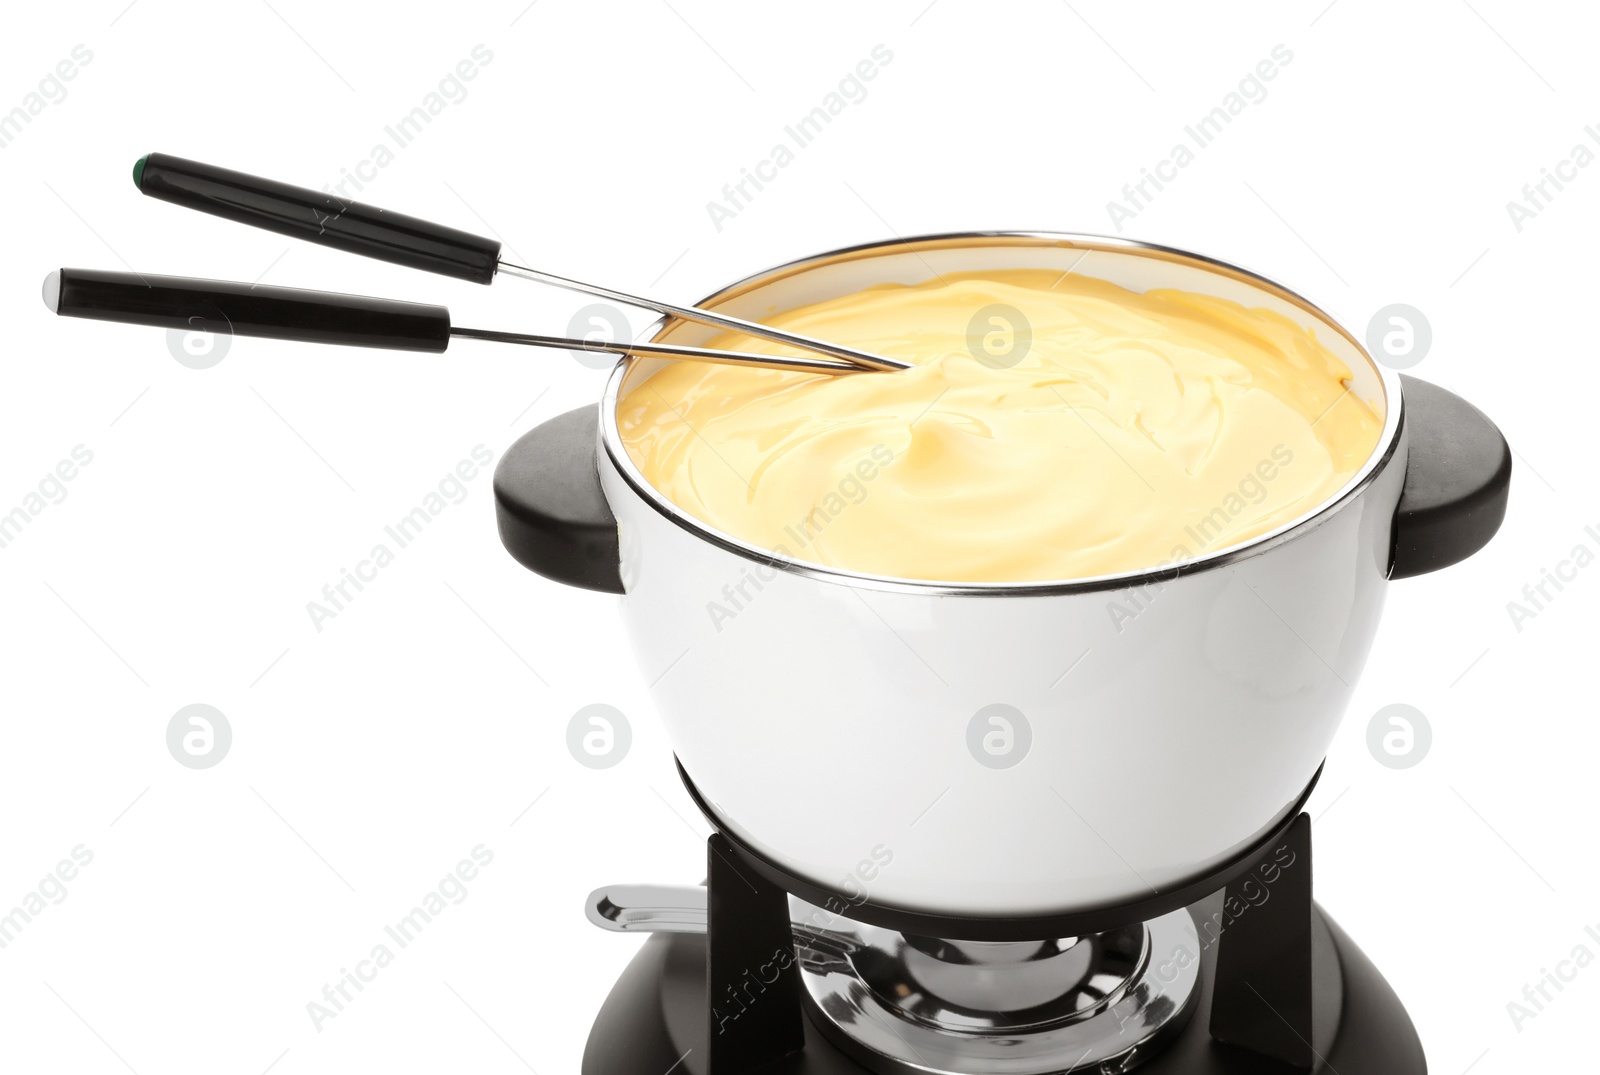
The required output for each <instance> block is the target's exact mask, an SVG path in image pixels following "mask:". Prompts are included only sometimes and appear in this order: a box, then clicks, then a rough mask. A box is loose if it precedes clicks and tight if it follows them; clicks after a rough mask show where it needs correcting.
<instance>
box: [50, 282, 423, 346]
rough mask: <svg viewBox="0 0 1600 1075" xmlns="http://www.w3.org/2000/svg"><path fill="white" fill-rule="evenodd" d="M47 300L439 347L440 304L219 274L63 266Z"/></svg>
mask: <svg viewBox="0 0 1600 1075" xmlns="http://www.w3.org/2000/svg"><path fill="white" fill-rule="evenodd" d="M44 301H45V305H46V306H48V307H50V308H51V309H52V310H54V311H55V312H56V313H58V314H60V315H62V316H63V317H87V318H90V319H92V320H96V321H121V322H124V323H126V324H132V325H153V326H155V327H157V328H167V329H179V330H181V331H185V332H214V333H221V334H223V335H232V336H265V337H267V338H269V339H274V340H297V341H300V342H302V343H337V344H344V345H346V346H350V347H384V348H388V349H389V350H393V351H428V352H432V353H434V354H438V353H439V352H442V351H443V350H444V349H445V348H446V347H448V346H449V344H450V311H449V310H447V309H445V308H444V307H443V306H428V305H424V304H422V303H417V302H398V301H396V300H394V299H375V298H368V297H367V296H364V295H336V294H333V293H331V292H327V291H301V290H299V289H297V288H288V287H258V286H256V285H254V284H244V283H233V282H230V281H224V280H191V279H188V278H185V277H181V276H141V275H139V274H138V273H131V272H102V271H101V270H98V269H60V270H58V271H56V272H53V273H51V274H50V275H49V276H48V277H47V278H46V279H45V285H44Z"/></svg>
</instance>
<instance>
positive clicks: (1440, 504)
mask: <svg viewBox="0 0 1600 1075" xmlns="http://www.w3.org/2000/svg"><path fill="white" fill-rule="evenodd" d="M1402 381H1404V400H1405V413H1404V420H1405V422H1406V423H1407V425H1408V426H1410V427H1411V428H1412V430H1413V431H1414V432H1413V436H1412V439H1411V445H1412V449H1411V450H1412V453H1413V457H1412V459H1411V460H1410V462H1409V464H1408V467H1407V473H1406V484H1405V488H1404V492H1403V493H1402V496H1401V500H1400V505H1399V508H1398V510H1397V512H1396V525H1395V535H1396V537H1395V549H1394V566H1393V570H1392V572H1391V577H1392V578H1402V577H1405V576H1408V575H1417V574H1422V573H1424V572H1427V571H1432V570H1435V569H1437V568H1440V567H1444V566H1447V565H1449V564H1452V563H1455V562H1456V561H1458V560H1462V559H1464V558H1466V557H1467V556H1469V555H1471V554H1472V553H1473V552H1475V551H1477V550H1478V549H1479V548H1481V547H1482V546H1483V545H1484V544H1486V543H1487V542H1488V541H1489V539H1490V538H1491V537H1492V536H1493V535H1494V533H1495V531H1496V530H1497V529H1498V528H1499V526H1500V522H1501V520H1502V518H1503V517H1504V515H1505V508H1506V501H1507V496H1508V491H1509V487H1510V476H1511V454H1510V448H1509V447H1508V446H1507V445H1506V442H1505V440H1504V438H1503V437H1501V435H1500V433H1499V431H1498V430H1497V429H1496V428H1495V427H1494V425H1493V423H1491V422H1490V421H1489V420H1488V419H1487V418H1486V417H1484V415H1483V414H1482V413H1481V412H1480V411H1478V410H1477V409H1476V408H1474V407H1473V406H1471V405H1470V404H1468V403H1467V402H1465V401H1464V400H1462V399H1460V398H1459V397H1457V396H1455V395H1453V394H1451V393H1450V392H1447V391H1445V390H1444V389H1441V388H1438V387H1436V386H1434V385H1432V384H1429V383H1428V382H1426V381H1419V380H1416V379H1415V378H1411V377H1402ZM597 422H598V414H597V409H596V408H595V407H593V406H589V407H583V408H579V409H578V410H575V411H570V412H568V413H566V414H563V415H561V416H559V417H557V418H554V419H551V420H550V421H547V422H545V423H544V424H543V425H541V426H539V427H537V428H536V429H534V430H533V431H531V432H530V433H528V434H526V435H525V436H523V437H522V438H521V439H520V440H518V441H517V442H516V443H515V444H514V445H513V446H512V447H511V448H510V449H509V450H508V451H507V452H506V454H505V456H504V457H503V458H502V459H501V461H500V464H499V466H498V468H497V469H496V472H495V479H494V491H495V501H496V510H497V514H498V520H499V527H500V537H501V540H502V541H503V542H504V544H505V546H506V549H507V550H508V551H509V552H510V553H511V554H512V556H514V557H515V558H516V559H517V560H518V561H519V562H521V563H522V564H524V565H525V566H527V567H529V568H531V569H532V570H534V571H536V572H538V573H539V574H541V575H544V576H546V577H548V578H552V579H555V580H556V581H559V582H563V583H567V584H568V585H576V586H582V587H585V588H588V589H593V590H601V591H605V592H609V593H618V594H620V593H622V592H623V586H622V581H621V576H620V574H619V570H618V565H619V558H618V545H617V531H616V521H615V519H614V518H613V516H612V514H611V511H610V508H609V507H608V506H607V504H606V501H605V498H604V495H603V494H602V492H601V490H600V485H599V479H598V471H597V469H596V468H597V460H596V455H595V453H596V444H597V440H598V438H597V428H598V427H597ZM1419 430H1420V432H1418V431H1419ZM1419 453H1421V454H1420V456H1419ZM679 771H680V775H681V776H682V777H683V782H684V786H685V787H686V788H688V790H689V794H690V795H691V796H692V797H693V798H694V800H695V802H696V804H697V805H698V806H699V807H700V809H701V811H702V812H703V813H705V815H706V817H707V819H708V820H709V821H710V822H711V824H712V826H713V828H715V829H717V831H716V832H714V833H713V834H712V836H711V837H710V839H709V841H708V844H707V855H706V867H707V878H708V879H707V882H706V887H707V890H708V891H707V898H708V915H709V917H708V923H707V930H706V932H705V933H704V934H688V933H671V934H658V935H656V936H653V937H651V938H650V939H649V940H648V941H647V942H646V943H645V945H644V947H643V948H642V949H641V951H640V952H639V954H638V955H637V956H636V957H635V959H634V960H633V962H632V963H631V964H630V965H629V967H628V969H627V970H626V971H625V972H624V974H623V976H622V978H621V979H620V980H619V981H618V983H617V985H616V987H615V988H614V989H613V990H612V992H611V995H610V997H609V998H608V999H607V1000H606V1002H605V1005H604V1006H603V1007H602V1008H601V1010H600V1015H599V1017H598V1018H597V1019H596V1021H595V1024H594V1028H593V1030H592V1031H591V1033H590V1036H589V1044H588V1047H587V1049H586V1051H585V1053H584V1061H583V1075H668V1073H669V1072H679V1071H681V1072H683V1073H684V1075H755V1073H757V1072H759V1073H761V1075H865V1073H866V1072H868V1070H869V1069H868V1068H865V1067H863V1066H861V1065H860V1064H858V1063H857V1062H856V1061H855V1060H854V1059H852V1058H851V1057H850V1056H848V1055H847V1054H846V1053H844V1052H843V1051H841V1050H840V1049H839V1048H838V1047H837V1046H835V1045H834V1044H832V1043H831V1042H830V1041H829V1040H828V1039H826V1038H825V1037H824V1036H823V1035H822V1032H821V1031H820V1030H818V1029H817V1027H816V1025H815V1024H814V1023H813V1021H812V1020H811V1019H810V1018H808V1017H807V1015H806V1010H805V1006H806V1003H807V999H806V993H805V989H804V986H803V984H802V982H801V980H800V975H801V969H800V964H799V961H798V960H797V959H789V960H774V953H778V952H783V951H785V950H789V949H792V947H793V944H794V936H793V932H792V930H793V926H792V923H791V922H790V918H789V904H788V898H787V897H788V895H789V894H793V895H795V896H798V897H799V898H801V899H803V900H805V901H807V902H809V903H812V904H815V905H817V906H819V907H822V908H824V909H826V910H829V911H831V912H833V913H836V914H839V915H842V916H844V917H846V918H849V919H851V920H854V921H856V922H861V923H865V924H868V925H872V926H878V927H881V928H884V929H890V930H895V931H898V932H901V933H905V934H911V935H919V936H923V937H938V938H945V939H949V940H958V941H959V940H969V941H1025V940H1033V939H1042V938H1058V937H1079V936H1084V935H1087V934H1092V933H1099V932H1103V931H1105V930H1109V929H1113V928H1116V927H1120V926H1126V925H1130V924H1133V923H1138V922H1146V921H1149V920H1151V919H1154V918H1156V917H1158V916H1160V915H1163V914H1167V913H1169V912H1172V911H1176V910H1179V909H1185V908H1186V909H1187V910H1188V913H1189V914H1190V915H1191V916H1192V917H1193V918H1194V920H1195V928H1196V932H1197V941H1196V946H1197V947H1199V948H1200V949H1201V950H1200V952H1199V958H1200V961H1201V983H1200V989H1199V995H1198V997H1197V998H1196V1000H1195V1002H1194V1004H1193V1007H1192V1011H1191V1014H1190V1015H1189V1017H1188V1021H1187V1023H1186V1025H1185V1026H1184V1027H1183V1029H1182V1030H1181V1031H1179V1032H1178V1033H1177V1035H1176V1036H1175V1037H1173V1038H1171V1039H1170V1040H1169V1041H1168V1042H1167V1043H1166V1044H1164V1045H1162V1046H1161V1048H1160V1049H1159V1051H1158V1052H1155V1053H1154V1054H1153V1055H1149V1056H1148V1057H1145V1056H1139V1057H1137V1058H1136V1060H1137V1064H1138V1070H1139V1072H1141V1075H1179V1073H1182V1075H1289V1073H1292V1072H1307V1071H1311V1072H1329V1073H1333V1075H1424V1073H1425V1072H1426V1070H1427V1064H1426V1061H1425V1060H1424V1058H1423V1052H1422V1045H1421V1043H1420V1042H1419V1040H1418V1038H1417V1034H1416V1031H1415V1029H1414V1028H1413V1027H1412V1025H1411V1020H1410V1018H1409V1016H1407V1014H1406V1011H1405V1008H1404V1007H1403V1006H1402V1005H1401V1003H1400V1001H1399V999H1398V998H1397V997H1396V996H1395V994H1394V991H1393V990H1392V989H1390V987H1389V985H1388V983H1387V982H1386V981H1384V979H1383V976H1382V975H1381V974H1379V973H1378V971H1377V969H1376V968H1375V967H1374V966H1373V965H1372V963H1371V962H1370V961H1369V960H1368V959H1367V958H1366V956H1364V955H1363V954H1362V953H1361V951H1360V949H1358V948H1357V947H1356V946H1355V944H1354V943H1352V942H1351V940H1350V938H1349V937H1347V936H1346V935H1345V933H1344V932H1343V931H1342V930H1341V929H1340V928H1339V927H1338V926H1337V925H1336V924H1335V923H1334V922H1333V921H1332V919H1330V918H1329V917H1328V916H1327V914H1326V913H1325V912H1323V911H1322V909H1321V908H1320V907H1318V906H1317V905H1316V904H1315V903H1314V902H1313V901H1312V885H1311V881H1312V869H1311V861H1312V860H1311V818H1310V816H1309V815H1308V814H1306V813H1304V812H1303V811H1302V810H1301V809H1300V806H1302V805H1303V804H1304V801H1305V798H1306V797H1308V796H1309V795H1310V793H1311V787H1307V788H1306V790H1305V794H1304V795H1303V796H1302V798H1301V801H1300V803H1299V804H1296V806H1295V807H1294V808H1292V809H1291V810H1290V811H1289V813H1288V820H1286V821H1285V822H1283V823H1282V824H1281V825H1279V826H1278V827H1277V828H1276V829H1274V830H1273V831H1272V832H1270V833H1268V834H1267V835H1266V836H1265V837H1263V838H1262V839H1261V840H1259V841H1258V842H1257V843H1255V844H1254V845H1253V846H1251V847H1250V848H1249V849H1247V850H1246V851H1245V852H1243V853H1242V854H1239V855H1238V856H1236V857H1234V858H1233V859H1232V860H1230V861H1229V862H1227V863H1226V864H1224V865H1223V866H1221V867H1219V868H1216V869H1213V870H1210V871H1208V872H1207V873H1205V874H1204V875H1203V876H1199V877H1195V878H1193V879H1191V880H1189V881H1188V882H1186V883H1184V884H1181V885H1176V886H1171V887H1168V888H1166V889H1163V890H1161V891H1159V892H1157V893H1155V894H1153V895H1151V896H1150V897H1148V898H1146V899H1141V900H1139V901H1136V902H1133V903H1124V904H1120V905H1116V906H1106V907H1098V908H1091V909H1088V910H1079V911H1075V912H1072V913H1070V914H1061V915H1050V916H1041V917H953V916H944V915H936V914H929V913H925V912H919V911H913V910H908V909H904V908H897V907H891V906H886V905H882V904H879V903H876V902H874V901H872V900H870V899H862V898H860V897H859V896H852V895H848V894H846V893H843V892H838V891H834V890H830V889H827V888H824V887H821V886H818V885H816V884H814V883H812V882H810V881H808V880H806V879H804V878H801V877H797V876H795V875H793V874H791V873H789V872H787V871H786V870H784V869H783V868H782V867H781V866H779V865H777V864H776V863H774V862H772V861H771V860H770V859H767V858H766V857H764V856H763V855H762V854H761V853H759V852H758V851H756V850H755V849H753V848H751V847H749V846H748V845H746V844H744V843H743V842H742V841H741V840H740V839H739V838H738V837H736V836H735V835H733V834H732V833H730V832H727V831H726V830H724V829H722V828H721V827H720V825H719V823H718V821H717V819H716V817H715V816H714V815H713V814H712V812H711V811H710V810H709V809H708V808H707V807H706V804H705V801H704V799H703V798H702V797H701V795H700V793H699V791H698V789H696V788H695V786H694V783H693V782H692V781H691V780H690V779H689V777H688V774H686V773H683V772H682V769H681V767H680V770H679ZM1319 775H1320V773H1319ZM1315 783H1316V781H1315V779H1313V781H1312V785H1313V786H1314V785H1315ZM1286 863H1287V865H1285V864H1286ZM1263 893H1266V895H1265V896H1263ZM730 1007H733V1008H734V1010H735V1011H736V1017H731V1018H730V1017H729V1016H730V1011H729V1009H730ZM719 1008H720V1009H721V1010H720V1011H719V1010H717V1009H719ZM907 1070H908V1071H909V1070H910V1069H907ZM1118 1070H1121V1069H1120V1068H1119V1069H1118Z"/></svg>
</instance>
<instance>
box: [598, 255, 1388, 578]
mask: <svg viewBox="0 0 1600 1075" xmlns="http://www.w3.org/2000/svg"><path fill="white" fill-rule="evenodd" d="M996 304H1001V305H1002V306H1003V307H1007V308H1009V309H1011V310H1017V311H1021V313H1022V314H1023V316H1024V317H1025V318H1026V321H1027V323H1028V325H1029V326H1030V327H1031V335H1032V339H1031V345H1030V344H1029V343H1028V341H1027V340H1026V338H1025V337H1019V334H1017V333H1014V332H1013V331H1011V330H1010V329H1009V328H1008V327H1007V324H1006V322H1005V321H1004V320H998V319H990V318H991V317H992V316H993V315H996V314H998V313H1004V312H1005V311H1004V310H1002V311H993V310H990V311H987V312H986V316H985V317H980V318H979V319H978V321H977V323H976V324H974V317H975V315H978V314H979V312H980V311H984V310H985V308H986V307H991V306H994V305H996ZM765 320H766V321H767V322H768V323H770V324H773V325H778V326H781V327H783V328H787V329H791V330H794V331H797V332H802V333H805V334H808V335H811V336H816V337H820V338H822V339H826V340H832V341H835V342H838V343H843V344H847V345H851V346H855V347H859V348H861V349H863V350H867V351H872V352H876V353H878V354H881V355H888V356H891V357H895V358H900V359H904V360H907V361H910V362H915V363H916V364H917V366H916V368H915V369H912V370H906V371H903V372H895V373H854V374H843V375H838V376H830V375H826V374H823V375H816V374H801V373H784V372H774V371H767V370H759V369H750V368H741V367H734V366H725V365H711V364H707V363H698V362H675V363H672V364H670V365H669V366H668V367H666V368H664V369H662V370H661V371H660V372H658V373H656V374H655V375H654V376H653V377H651V378H650V379H649V380H648V381H645V382H644V383H642V384H639V385H637V386H635V387H634V388H632V389H631V390H630V391H629V392H627V393H626V395H625V397H624V398H623V399H622V401H621V402H620V404H619V407H618V412H617V416H618V421H619V425H620V428H621V432H622V439H623V442H624V443H625V444H626V446H627V449H628V453H629V455H630V456H631V457H632V459H633V461H634V463H635V464H636V465H637V466H638V468H639V470H640V471H641V473H643V474H644V476H645V478H646V479H647V480H648V481H649V482H650V484H651V485H653V486H654V487H655V488H657V489H659V490H660V491H661V492H662V493H664V494H665V495H666V496H667V497H668V499H670V500H671V501H672V502H673V503H675V504H677V505H678V506H679V507H681V508H683V509H684V510H685V511H687V512H688V513H689V514H691V515H693V516H695V517H696V518H698V519H700V520H701V521H703V522H705V523H707V524H709V525H710V526H712V527H714V528H716V529H717V530H720V531H722V532H724V533H726V534H730V535H732V536H734V537H737V538H741V539H743V540H745V541H748V542H750V543H752V544H754V545H758V546H761V547H763V548H766V549H770V550H774V551H777V552H780V553H783V554H785V555H788V556H793V557H797V558H799V559H803V560H810V561H813V562H816V563H819V564H826V565H830V566H833V567H838V568H844V569H847V570H852V571H859V572H866V573H869V574H875V575H890V576H896V577H900V578H912V579H936V580H944V581H961V582H1013V581H1040V580H1051V579H1070V578H1083V577H1087V576H1093V575H1103V574H1112V573H1117V572H1123V571H1132V570H1139V569H1145V568H1152V567H1156V566H1161V565H1165V564H1169V563H1172V562H1175V561H1182V560H1187V559H1191V558H1193V557H1196V556H1201V555H1204V554H1206V553H1210V552H1214V551H1215V550H1217V549H1220V548H1225V547H1227V546H1229V545H1233V544H1237V543H1239V542H1241V541H1244V540H1246V539H1248V538H1251V537H1254V536H1256V535H1258V534H1261V533H1264V532H1266V531H1268V530H1271V529H1273V528H1274V527H1277V526H1280V525H1282V524H1283V523H1286V522H1289V521H1290V520H1292V519H1294V518H1296V517H1298V516H1300V515H1302V514H1304V513H1306V512H1307V511H1310V510H1311V509H1313V508H1315V507H1316V506H1317V505H1319V504H1320V503H1321V502H1322V501H1324V500H1326V499H1327V498H1328V497H1329V496H1330V495H1331V494H1332V493H1333V492H1334V491H1335V490H1337V489H1338V488H1339V487H1340V486H1341V485H1343V484H1344V483H1345V482H1346V481H1347V480H1348V479H1349V478H1350V477H1351V476H1352V475H1353V474H1354V473H1355V472H1356V471H1357V470H1359V469H1360V468H1361V465H1362V464H1363V463H1364V462H1365V461H1366V459H1367V457H1368V456H1369V455H1370V454H1371V452H1372V450H1373V448H1374V446H1375V445H1376V444H1377V441H1378V437H1379V434H1380V433H1381V431H1382V426H1383V422H1382V419H1381V418H1380V417H1379V416H1378V415H1377V414H1376V413H1374V411H1373V410H1372V408H1371V407H1369V406H1368V405H1367V404H1366V403H1364V402H1362V401H1361V400H1360V399H1358V398H1357V397H1356V396H1355V395H1354V394H1353V393H1350V392H1348V391H1347V390H1346V381H1347V379H1348V378H1349V377H1350V371H1349V369H1348V368H1346V367H1345V365H1344V364H1343V363H1342V362H1340V361H1339V360H1338V359H1337V358H1336V357H1335V356H1334V355H1333V354H1332V353H1330V352H1329V351H1328V350H1327V349H1326V348H1325V347H1323V346H1322V345H1321V344H1320V343H1318V342H1317V340H1316V339H1315V337H1314V336H1313V335H1312V334H1311V333H1310V332H1308V331H1307V330H1305V329H1302V328H1300V327H1299V326H1297V325H1296V324H1294V323H1293V322H1291V321H1289V320H1288V319H1286V318H1284V317H1282V316H1280V315H1278V314H1275V313H1272V312H1270V311H1267V310H1262V309H1247V308H1245V307H1243V306H1240V305H1238V304H1237V303H1233V302H1228V301H1226V300H1223V299H1217V298H1212V297H1209V296H1205V295H1198V294H1191V293H1188V292H1182V291H1174V290H1157V291H1149V292H1146V293H1144V294H1138V293H1135V292H1131V291H1127V290H1125V289H1123V288H1120V287H1117V286H1115V285H1113V284H1109V283H1106V282H1104V281H1101V280H1096V279H1092V278H1088V277H1082V276H1076V275H1067V276H1061V275H1060V274H1057V273H1053V272H1044V271H1034V270H1013V271H1002V272H994V273H987V274H983V275H981V276H979V275H977V274H969V275H946V276H945V277H944V278H943V279H942V280H941V279H934V280H931V281H929V282H928V283H925V284H919V285H916V286H900V285H890V286H884V287H879V288H874V289H871V290H868V291H864V292H861V293H858V294H853V295H847V296H844V297H841V298H837V299H832V300H829V301H826V302H821V303H817V304H815V305H812V306H807V307H802V308H800V309H796V310H791V311H788V312H785V313H782V314H776V315H773V316H771V317H770V318H766V319H765ZM1012 321H1013V323H1015V319H1014V318H1012ZM969 329H974V330H975V331H974V332H973V334H972V335H971V336H970V337H969ZM1019 338H1020V345H1019ZM711 346H714V347H721V348H725V349H729V350H741V351H761V352H766V353H782V352H783V351H784V350H785V349H784V348H783V347H782V346H781V345H778V344H771V343H768V342H766V341H764V340H759V339H755V338H753V337H749V336H745V335H742V334H731V333H730V334H725V335H722V336H720V337H718V338H717V339H716V340H715V341H714V342H713V343H712V344H711ZM980 359H982V360H981V361H980ZM996 367H1001V368H996Z"/></svg>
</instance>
